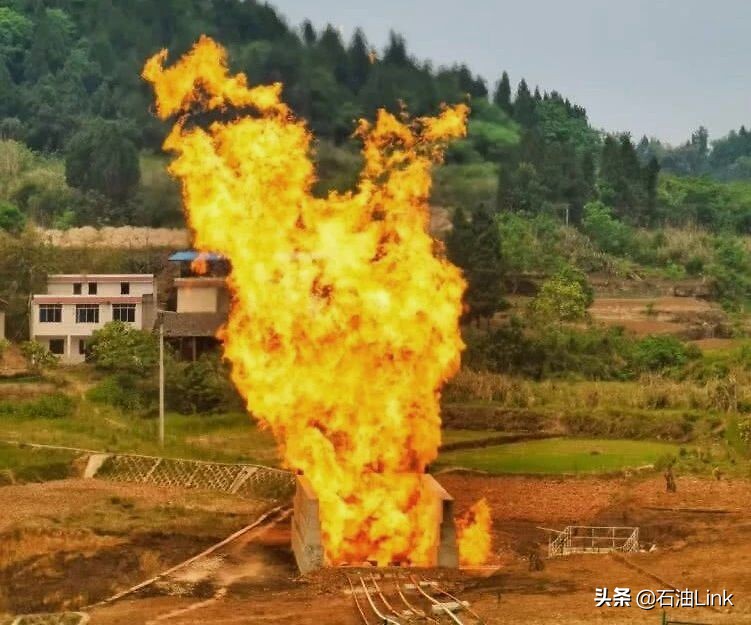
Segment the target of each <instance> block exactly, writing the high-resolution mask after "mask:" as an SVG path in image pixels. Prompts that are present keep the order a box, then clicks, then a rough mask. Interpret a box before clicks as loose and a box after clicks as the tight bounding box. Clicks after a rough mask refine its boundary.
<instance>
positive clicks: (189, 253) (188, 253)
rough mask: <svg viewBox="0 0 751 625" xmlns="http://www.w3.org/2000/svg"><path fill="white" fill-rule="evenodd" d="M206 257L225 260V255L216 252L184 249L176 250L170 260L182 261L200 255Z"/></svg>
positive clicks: (207, 258)
mask: <svg viewBox="0 0 751 625" xmlns="http://www.w3.org/2000/svg"><path fill="white" fill-rule="evenodd" d="M199 256H200V257H201V258H205V259H206V260H224V256H222V255H221V254H216V253H214V252H199V251H197V250H182V251H180V252H175V253H174V254H172V256H170V257H169V260H171V261H175V262H181V261H191V262H192V261H194V260H195V259H196V258H198V257H199Z"/></svg>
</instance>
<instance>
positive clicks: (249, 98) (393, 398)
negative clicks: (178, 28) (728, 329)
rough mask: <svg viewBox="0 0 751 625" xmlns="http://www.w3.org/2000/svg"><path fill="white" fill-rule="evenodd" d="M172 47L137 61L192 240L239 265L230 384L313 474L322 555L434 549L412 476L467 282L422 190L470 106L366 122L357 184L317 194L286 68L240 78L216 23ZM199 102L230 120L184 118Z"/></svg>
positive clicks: (431, 503)
mask: <svg viewBox="0 0 751 625" xmlns="http://www.w3.org/2000/svg"><path fill="white" fill-rule="evenodd" d="M165 59H166V52H164V51H163V52H161V53H160V54H157V55H156V56H154V57H153V58H151V59H150V60H149V61H148V62H147V64H146V66H145V68H144V72H143V76H144V77H145V78H146V79H147V80H148V81H150V82H151V83H153V86H154V90H155V93H156V104H157V113H158V115H159V117H161V118H162V119H166V118H169V117H172V116H177V122H176V123H175V126H174V128H173V129H172V132H171V133H170V135H169V136H168V138H167V140H166V141H165V143H164V147H165V149H167V150H170V151H172V152H174V153H176V154H177V157H176V159H175V160H174V162H173V163H172V165H171V166H170V171H171V172H172V174H173V175H175V176H177V177H178V178H179V179H180V180H181V181H182V187H183V195H184V201H185V205H186V209H187V213H188V218H189V221H190V225H191V227H192V228H193V230H194V234H195V243H196V246H197V247H198V248H199V249H202V250H212V251H215V252H219V253H221V254H223V255H224V256H226V257H228V258H229V259H230V260H231V263H232V272H231V275H230V277H229V284H230V287H231V289H232V291H233V294H234V298H233V305H232V311H231V314H230V317H229V321H228V323H227V326H226V328H225V329H224V332H223V337H222V338H223V340H224V353H225V356H226V358H228V359H229V360H230V361H231V363H232V365H233V367H232V379H233V381H234V383H235V384H236V386H237V388H238V389H239V390H240V392H241V393H242V394H243V396H244V397H245V398H246V400H247V405H248V409H249V410H251V411H252V413H253V414H254V415H255V416H256V417H257V418H258V419H259V420H261V422H263V423H265V424H267V425H268V426H270V427H271V429H272V431H273V433H274V435H275V436H276V438H277V440H278V441H279V443H280V447H281V450H282V453H283V458H284V462H285V464H286V465H287V466H288V467H290V468H292V469H295V470H299V471H302V472H303V473H304V474H305V475H306V476H307V478H308V479H309V480H310V482H311V484H312V486H313V488H314V489H315V491H316V493H317V495H318V497H319V501H320V514H321V524H322V532H323V537H324V543H325V551H326V557H327V559H328V561H329V562H330V563H342V562H361V561H365V560H375V561H377V562H378V563H379V564H388V563H391V562H404V563H411V564H416V565H419V564H427V563H429V562H430V561H431V558H432V556H431V550H434V549H435V545H436V542H437V535H436V534H437V523H436V519H437V515H438V514H439V508H438V503H437V502H436V501H435V499H434V498H433V496H431V494H430V493H429V492H426V491H425V490H424V488H423V486H422V483H421V480H420V474H421V473H423V472H424V470H425V467H426V465H427V464H428V463H429V462H431V461H432V460H433V459H434V458H435V457H436V454H437V449H438V445H439V443H440V417H439V390H440V388H441V385H442V384H443V383H444V382H445V381H446V380H447V379H448V378H449V377H450V376H451V375H452V374H453V373H454V372H455V371H456V369H457V367H458V365H459V356H460V352H461V350H462V348H463V345H462V341H461V337H460V333H459V328H458V319H459V315H460V313H461V298H462V293H463V291H464V288H465V284H464V281H463V280H462V277H461V275H460V272H459V270H458V269H457V268H456V267H454V266H453V265H451V264H450V263H448V262H447V261H446V260H444V259H443V258H442V257H441V255H440V253H439V251H440V246H438V245H437V244H436V242H435V241H434V240H433V239H432V238H431V237H430V236H429V235H428V234H427V232H426V227H427V223H428V217H429V210H428V203H427V200H428V194H429V191H430V184H431V180H430V168H431V165H432V163H434V162H436V161H437V160H438V159H440V158H441V155H442V145H443V144H444V142H445V141H446V140H447V139H449V138H452V137H460V136H462V135H464V133H465V122H466V116H467V107H466V106H464V105H458V106H455V107H452V108H445V109H444V110H443V111H442V112H441V114H440V115H438V116H437V117H426V118H419V119H417V120H414V121H413V122H406V121H404V120H401V119H399V118H397V117H396V116H394V115H392V114H390V113H387V112H385V111H380V112H379V114H378V117H377V120H376V122H375V124H372V125H371V124H369V123H368V122H365V121H360V123H359V126H358V128H357V135H358V136H359V137H360V138H361V140H362V141H363V143H364V148H363V154H364V157H365V167H364V170H363V172H362V174H361V176H360V180H359V183H358V187H357V191H356V192H355V193H344V194H340V193H333V192H332V193H331V194H330V195H329V196H328V197H327V198H326V199H318V198H315V197H313V195H311V185H312V183H313V182H314V171H313V166H312V164H311V161H310V158H309V152H310V142H311V136H310V134H309V132H308V131H307V130H306V127H305V125H304V123H303V122H301V121H298V120H295V119H294V118H293V116H292V114H291V112H290V110H289V108H288V107H287V106H286V105H285V104H284V103H283V102H282V101H281V98H280V95H281V85H280V84H278V83H277V84H274V85H269V86H257V87H252V88H251V87H249V86H248V84H247V80H246V77H245V76H244V75H243V74H237V75H235V76H230V75H229V74H228V70H227V65H226V53H225V51H224V49H223V48H222V47H221V46H219V45H218V44H216V43H215V42H214V41H212V40H211V39H209V38H207V37H202V38H201V39H200V41H199V42H198V43H197V44H196V45H195V47H194V48H193V50H192V51H191V52H190V53H188V54H187V55H186V56H184V57H183V58H182V59H181V60H180V61H179V62H178V63H177V64H175V65H174V66H173V67H171V68H169V69H165V68H164V61H165ZM196 111H202V112H204V113H205V112H206V111H216V112H217V114H218V115H219V114H221V115H223V116H224V119H222V120H220V121H213V122H211V123H209V124H208V126H207V127H201V126H199V125H197V124H194V125H191V122H192V121H194V118H193V117H192V114H193V113H194V112H196ZM229 112H232V113H233V115H234V117H233V118H232V119H230V120H227V119H226V118H227V116H228V113H229Z"/></svg>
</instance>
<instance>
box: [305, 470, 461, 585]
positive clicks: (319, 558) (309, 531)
mask: <svg viewBox="0 0 751 625" xmlns="http://www.w3.org/2000/svg"><path fill="white" fill-rule="evenodd" d="M422 479H423V482H424V483H425V485H426V486H427V487H428V488H429V489H430V490H431V491H432V492H433V493H435V499H436V505H437V506H439V507H440V511H439V515H438V523H439V527H438V544H436V545H435V546H434V552H433V561H432V562H431V563H430V565H429V566H443V567H447V568H456V567H458V566H459V550H458V547H457V542H456V526H455V524H454V499H453V497H451V495H449V494H448V493H447V492H446V490H445V489H444V488H443V486H441V485H440V484H439V483H438V482H437V481H436V480H435V478H434V477H433V476H432V475H423V476H422ZM292 551H293V553H294V554H295V560H296V561H297V567H298V568H299V569H300V572H301V573H303V574H305V573H309V572H310V571H314V570H316V569H320V568H322V567H324V566H326V561H325V556H324V550H323V538H322V536H321V519H320V516H319V507H318V497H317V496H316V494H315V491H314V490H313V487H312V486H311V484H310V481H309V480H308V479H307V478H306V477H305V476H303V475H298V476H297V484H296V489H295V497H294V500H293V517H292Z"/></svg>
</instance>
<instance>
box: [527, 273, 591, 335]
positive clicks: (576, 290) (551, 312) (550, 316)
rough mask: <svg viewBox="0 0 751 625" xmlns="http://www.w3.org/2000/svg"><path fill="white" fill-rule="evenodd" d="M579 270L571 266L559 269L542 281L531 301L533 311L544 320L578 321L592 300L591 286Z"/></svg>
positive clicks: (585, 312)
mask: <svg viewBox="0 0 751 625" xmlns="http://www.w3.org/2000/svg"><path fill="white" fill-rule="evenodd" d="M588 287H589V285H588V284H587V280H586V278H585V277H584V276H583V275H580V272H576V270H574V269H572V268H567V269H564V270H561V271H559V272H558V273H557V274H556V275H554V276H553V277H551V278H549V279H548V280H546V281H545V282H543V284H542V286H541V287H540V292H539V293H538V294H537V297H536V298H535V299H534V301H533V302H532V310H533V312H534V313H535V314H536V315H538V316H539V317H541V318H542V319H543V320H545V321H556V322H561V321H580V320H581V319H584V317H585V316H586V314H587V307H588V306H589V305H590V304H591V303H592V301H593V294H592V290H591V288H588Z"/></svg>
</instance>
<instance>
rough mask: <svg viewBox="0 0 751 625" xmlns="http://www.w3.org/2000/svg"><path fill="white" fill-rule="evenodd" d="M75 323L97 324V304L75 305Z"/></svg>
mask: <svg viewBox="0 0 751 625" xmlns="http://www.w3.org/2000/svg"><path fill="white" fill-rule="evenodd" d="M76 323H99V304H76Z"/></svg>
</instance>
